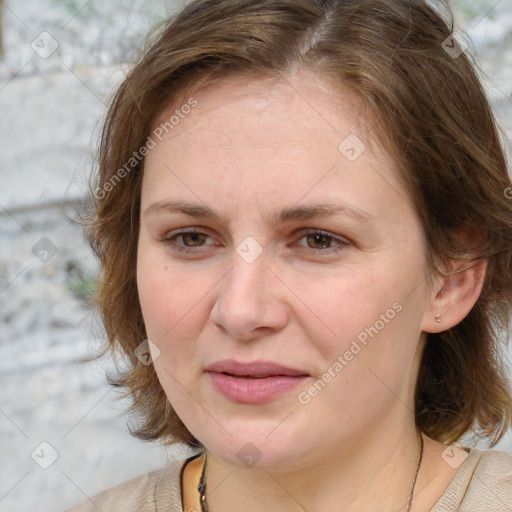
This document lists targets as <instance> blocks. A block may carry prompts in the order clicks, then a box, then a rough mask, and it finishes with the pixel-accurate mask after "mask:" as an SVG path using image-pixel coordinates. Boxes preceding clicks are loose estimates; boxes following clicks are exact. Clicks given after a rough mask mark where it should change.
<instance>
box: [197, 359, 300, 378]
mask: <svg viewBox="0 0 512 512" xmlns="http://www.w3.org/2000/svg"><path fill="white" fill-rule="evenodd" d="M205 371H207V372H216V373H228V374H230V375H237V376H240V377H242V376H246V377H263V376H267V375H268V376H270V375H286V376H290V377H297V376H303V375H308V373H307V372H304V371H302V370H297V369H295V368H288V367H286V366H283V365H281V364H277V363H273V362H272V361H254V362H251V363H241V362H239V361H235V360H234V359H224V360H223V361H217V362H215V363H213V364H211V365H209V366H208V367H207V368H206V370H205Z"/></svg>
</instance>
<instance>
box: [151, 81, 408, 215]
mask: <svg viewBox="0 0 512 512" xmlns="http://www.w3.org/2000/svg"><path fill="white" fill-rule="evenodd" d="M191 99H193V101H194V102H195V106H194V107H193V108H192V109H189V108H183V105H188V104H190V100H191ZM178 114H180V115H179V122H177V123H175V124H173V126H172V129H170V130H168V131H164V132H163V133H162V135H161V140H159V141H157V144H156V148H155V149H153V150H152V151H151V152H150V154H149V155H148V156H147V158H146V162H145V174H146V173H147V174H148V176H145V178H144V185H145V186H144V187H143V190H144V189H145V190H146V192H147V190H148V189H149V188H151V190H152V194H151V195H152V196H157V195H158V193H159V194H160V195H162V194H164V190H166V188H167V189H168V191H174V192H176V193H178V194H179V192H178V190H181V189H183V188H187V185H186V184H187V183H188V184H193V186H194V187H195V190H196V191H197V192H198V193H200V195H201V197H204V198H205V199H210V200H211V199H214V198H215V197H217V198H218V197H220V196H222V195H223V197H233V196H234V195H235V194H236V195H237V197H239V196H240V195H241V194H242V195H243V194H245V195H246V196H247V197H249V196H250V195H251V193H252V192H254V191H255V190H256V189H258V190H260V191H263V192H264V191H265V190H268V189H269V188H271V189H272V191H273V193H274V195H273V196H272V197H273V199H279V198H280V197H282V196H284V195H286V197H287V199H288V200H290V199H291V196H296V199H297V200H298V199H299V197H300V194H305V193H306V192H307V190H308V189H310V190H311V191H313V189H314V192H321V191H322V190H324V192H325V191H326V190H328V191H329V192H332V191H333V190H338V189H340V186H343V188H344V189H345V193H346V194H350V193H351V192H353V193H354V194H355V195H361V194H362V193H363V192H364V190H365V189H368V188H369V186H370V183H369V182H370V181H372V180H373V182H376V181H377V182H379V183H374V184H376V185H382V183H380V182H382V178H381V177H379V175H378V174H376V173H375V171H374V170H372V168H378V172H379V173H380V174H381V175H382V173H384V174H387V175H388V177H387V178H386V179H387V180H388V182H389V181H392V182H393V181H394V182H395V183H394V185H393V186H392V187H391V189H393V188H395V189H396V188H397V187H399V184H398V182H397V177H396V173H395V172H394V162H393V161H392V160H391V158H390V157H389V155H388V154H387V153H386V152H385V151H384V150H383V149H382V148H381V147H380V146H379V145H378V144H376V143H375V133H374V132H373V131H372V130H373V127H374V126H375V123H374V120H373V117H372V116H370V115H366V114H365V109H364V108H363V101H362V100H361V99H360V98H359V97H358V96H357V95H356V94H354V93H353V92H352V91H350V90H349V89H346V90H344V89H342V88H334V87H333V86H332V85H331V84H330V83H328V82H327V81H326V80H324V79H322V78H321V77H319V76H318V75H316V74H313V73H305V72H301V73H296V74H294V75H286V76H284V75H283V76H279V77H273V78H266V79H258V80H256V79H254V78H247V77H231V78H229V79H226V80H223V81H221V82H218V83H215V84H212V85H209V86H207V87H205V88H202V89H200V90H199V91H197V92H195V93H193V94H191V95H190V96H189V95H187V94H183V95H182V96H181V97H180V98H179V99H177V100H176V101H174V102H173V103H172V105H169V106H168V107H167V108H166V109H165V110H164V111H162V113H161V115H160V116H159V117H158V119H156V121H155V123H154V124H153V127H152V130H153V132H154V130H155V129H158V127H159V126H160V127H161V126H165V123H166V122H167V121H168V120H169V119H170V117H171V116H174V117H175V121H176V120H178ZM347 151H348V152H347ZM350 151H352V153H350ZM359 153H361V155H360V158H353V157H354V156H355V157H358V156H359V155H358V154H359ZM333 169H335V171H334V172H331V171H332V170H333ZM178 181H180V182H181V183H177V182H178ZM165 184H168V187H166V186H165ZM244 187H245V190H244V192H243V193H242V192H241V189H242V188H244ZM388 188H389V187H388ZM157 192H158V193H157ZM181 192H183V193H185V194H188V195H190V190H188V191H187V190H181ZM391 192H392V190H391ZM380 193H381V194H382V193H383V191H382V190H381V191H380ZM143 195H144V194H143ZM371 195H372V194H367V196H368V198H369V197H370V196H371ZM260 205H261V206H263V203H262V202H261V201H260Z"/></svg>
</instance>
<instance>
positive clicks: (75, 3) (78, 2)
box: [52, 0, 93, 14]
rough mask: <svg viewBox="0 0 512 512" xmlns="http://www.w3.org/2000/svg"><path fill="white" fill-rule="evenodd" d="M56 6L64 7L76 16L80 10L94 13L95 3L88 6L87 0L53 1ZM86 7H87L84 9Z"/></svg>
mask: <svg viewBox="0 0 512 512" xmlns="http://www.w3.org/2000/svg"><path fill="white" fill-rule="evenodd" d="M52 1H53V3H54V4H55V5H58V6H61V7H64V8H65V9H67V10H68V11H69V12H71V13H73V14H76V13H77V12H78V11H80V9H82V8H83V9H82V11H81V12H92V10H93V2H89V3H88V4H87V5H86V0H52ZM84 6H85V7H84Z"/></svg>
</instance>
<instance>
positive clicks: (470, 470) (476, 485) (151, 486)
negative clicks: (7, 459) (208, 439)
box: [66, 448, 512, 512]
mask: <svg viewBox="0 0 512 512" xmlns="http://www.w3.org/2000/svg"><path fill="white" fill-rule="evenodd" d="M197 455H198V454H194V455H193V456H191V457H189V458H188V459H183V460H177V461H173V462H171V463H169V464H168V465H167V466H165V467H164V468H162V469H158V470H156V471H152V472H151V473H147V474H145V475H142V476H139V477H137V478H134V479H132V480H130V481H128V482H125V483H123V484H121V485H118V486H117V487H113V488H112V489H109V490H107V491H104V492H102V493H101V494H98V495H97V496H95V497H93V498H91V499H90V500H87V501H86V502H85V503H83V504H81V505H78V506H75V507H72V508H70V509H68V511H66V512H98V511H101V512H182V510H183V509H182V502H181V499H182V498H181V478H182V472H183V469H184V467H185V465H186V463H187V462H188V461H190V460H192V459H193V458H195V457H197ZM430 512H512V453H509V452H503V451H497V450H480V449H478V448H472V449H471V450H470V451H469V456H468V457H467V459H466V460H465V461H464V462H463V463H462V465H461V466H460V467H459V469H458V471H457V473H456V474H455V476H454V477H453V479H452V481H451V482H450V484H449V485H448V487H447V488H446V490H445V492H444V493H443V494H442V496H441V497H440V498H439V500H438V501H437V502H436V504H435V505H434V507H433V508H432V509H431V510H430Z"/></svg>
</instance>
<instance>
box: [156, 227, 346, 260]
mask: <svg viewBox="0 0 512 512" xmlns="http://www.w3.org/2000/svg"><path fill="white" fill-rule="evenodd" d="M192 233H196V234H198V235H206V236H207V237H209V235H208V234H207V233H203V232H202V231H198V230H196V229H194V228H189V229H187V230H183V231H178V232H176V233H172V232H171V234H167V235H165V236H164V237H162V238H159V239H158V240H159V241H160V242H162V243H163V244H164V245H167V246H171V247H172V248H173V249H174V250H177V251H179V252H181V253H184V254H191V253H195V254H198V253H199V252H203V251H204V249H203V247H204V246H197V247H195V248H192V247H187V246H186V245H180V244H178V243H176V242H175V240H174V238H176V237H179V236H183V235H189V234H192ZM315 235H320V236H324V237H327V238H328V239H330V241H331V242H337V243H338V245H337V246H335V247H326V248H324V249H314V248H312V247H307V246H301V247H303V248H305V249H309V250H310V251H313V253H314V254H322V255H326V254H333V253H339V252H341V251H343V250H344V249H345V247H346V246H348V245H349V242H348V240H344V239H342V238H338V237H335V236H334V235H332V234H331V233H328V232H327V231H322V230H320V229H313V230H311V231H307V232H304V233H303V235H302V236H301V237H300V238H299V240H301V239H302V238H305V237H307V236H315ZM210 238H211V237H210Z"/></svg>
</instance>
